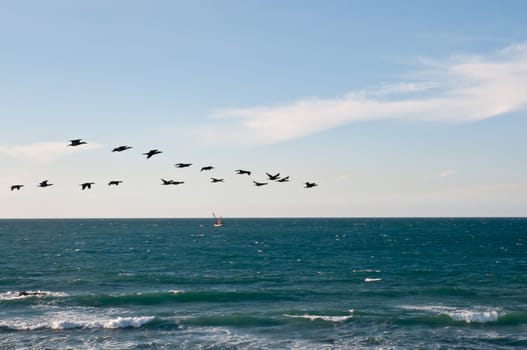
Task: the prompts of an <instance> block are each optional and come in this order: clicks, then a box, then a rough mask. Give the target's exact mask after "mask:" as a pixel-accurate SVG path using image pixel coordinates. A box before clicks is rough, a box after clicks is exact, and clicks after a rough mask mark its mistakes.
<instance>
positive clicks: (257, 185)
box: [253, 180, 267, 187]
mask: <svg viewBox="0 0 527 350" xmlns="http://www.w3.org/2000/svg"><path fill="white" fill-rule="evenodd" d="M253 182H254V185H255V186H256V187H260V186H265V185H267V182H258V181H254V180H253Z"/></svg>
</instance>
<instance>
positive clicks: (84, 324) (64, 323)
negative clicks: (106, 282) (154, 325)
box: [0, 312, 155, 331]
mask: <svg viewBox="0 0 527 350" xmlns="http://www.w3.org/2000/svg"><path fill="white" fill-rule="evenodd" d="M154 318H155V317H154V316H141V317H112V316H109V315H94V314H83V313H73V312H54V313H49V314H47V315H45V316H40V317H35V318H30V319H5V320H0V327H5V328H9V329H13V330H20V331H26V330H36V329H53V330H66V329H78V328H84V329H96V328H101V329H117V328H139V327H141V326H143V325H144V324H146V323H148V322H150V321H152V320H153V319H154Z"/></svg>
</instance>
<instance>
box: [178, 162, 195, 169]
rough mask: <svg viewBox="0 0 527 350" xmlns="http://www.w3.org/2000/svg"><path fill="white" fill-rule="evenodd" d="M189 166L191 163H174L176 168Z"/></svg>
mask: <svg viewBox="0 0 527 350" xmlns="http://www.w3.org/2000/svg"><path fill="white" fill-rule="evenodd" d="M191 165H192V163H176V168H187V167H189V166H191Z"/></svg>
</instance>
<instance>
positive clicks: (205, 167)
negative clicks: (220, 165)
mask: <svg viewBox="0 0 527 350" xmlns="http://www.w3.org/2000/svg"><path fill="white" fill-rule="evenodd" d="M212 169H214V167H213V166H210V165H208V166H204V167H203V168H201V170H200V172H202V171H204V170H212Z"/></svg>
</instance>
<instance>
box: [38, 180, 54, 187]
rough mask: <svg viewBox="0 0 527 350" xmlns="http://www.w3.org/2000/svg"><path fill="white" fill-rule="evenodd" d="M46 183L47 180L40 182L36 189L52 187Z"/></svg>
mask: <svg viewBox="0 0 527 350" xmlns="http://www.w3.org/2000/svg"><path fill="white" fill-rule="evenodd" d="M48 181H49V180H44V181H41V182H40V183H39V184H38V187H42V188H45V187H49V186H53V184H50V183H48Z"/></svg>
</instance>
